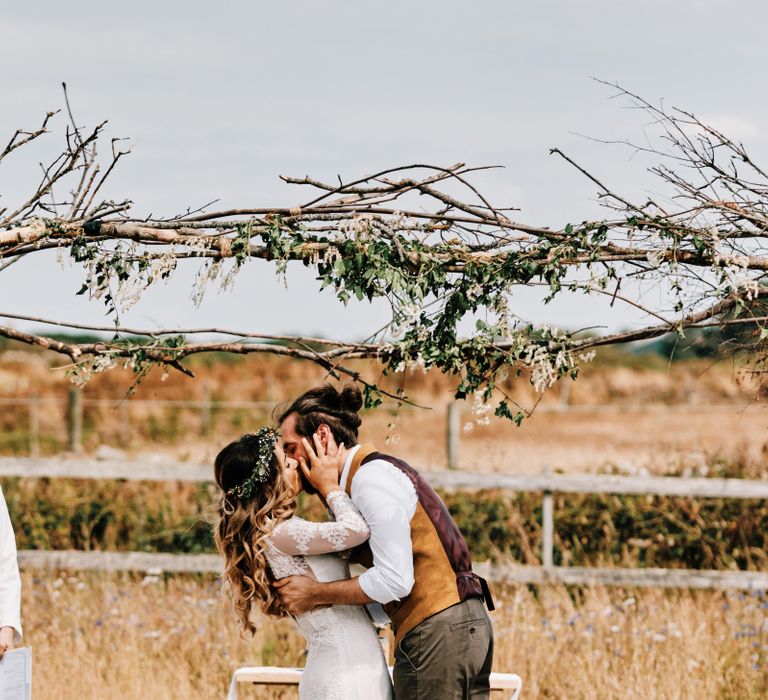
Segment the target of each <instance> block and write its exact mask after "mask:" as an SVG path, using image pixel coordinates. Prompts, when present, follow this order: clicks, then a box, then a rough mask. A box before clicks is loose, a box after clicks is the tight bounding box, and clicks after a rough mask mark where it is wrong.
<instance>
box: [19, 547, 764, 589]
mask: <svg viewBox="0 0 768 700" xmlns="http://www.w3.org/2000/svg"><path fill="white" fill-rule="evenodd" d="M19 566H21V568H22V569H48V570H75V571H110V572H115V571H134V572H143V573H149V574H160V573H162V572H169V573H193V574H215V575H217V576H218V575H221V573H222V571H223V568H222V563H221V558H220V557H219V555H218V554H166V553H155V552H97V551H91V552H83V551H75V550H62V551H54V552H52V551H42V550H29V549H28V550H21V551H19ZM473 568H474V570H475V571H476V572H477V573H478V574H480V575H481V576H483V577H484V578H486V579H487V580H488V581H490V582H491V583H497V584H498V583H517V584H521V583H522V584H539V585H542V584H551V583H562V584H565V585H603V586H624V587H628V588H634V587H637V588H693V589H699V590H728V589H735V590H767V589H768V572H759V571H704V570H692V569H619V568H592V567H578V566H524V565H518V564H495V563H494V564H492V563H490V562H476V563H475V564H474V566H473Z"/></svg>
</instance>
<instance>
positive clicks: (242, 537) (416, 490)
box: [214, 385, 493, 700]
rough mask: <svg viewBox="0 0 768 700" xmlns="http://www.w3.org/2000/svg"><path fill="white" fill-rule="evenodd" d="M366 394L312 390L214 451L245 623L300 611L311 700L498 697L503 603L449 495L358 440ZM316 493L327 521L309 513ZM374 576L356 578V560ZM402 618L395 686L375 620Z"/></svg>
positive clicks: (223, 546)
mask: <svg viewBox="0 0 768 700" xmlns="http://www.w3.org/2000/svg"><path fill="white" fill-rule="evenodd" d="M361 406H362V399H361V395H360V392H359V390H358V389H357V388H356V387H354V386H346V387H344V388H343V390H342V391H341V392H339V391H337V390H336V388H334V387H333V386H331V385H323V386H320V387H316V388H314V389H310V390H309V391H307V392H305V393H304V394H302V395H301V396H299V397H298V398H297V399H296V400H295V401H294V402H293V403H291V404H290V406H288V407H287V408H285V410H283V411H282V412H281V415H280V417H279V430H275V429H273V428H271V427H264V428H262V429H260V430H259V431H258V432H256V433H251V434H248V435H244V436H243V437H241V438H240V439H239V440H237V441H235V442H232V443H230V444H229V445H227V446H226V447H225V448H224V449H223V450H222V451H221V452H220V453H219V454H218V456H217V457H216V460H215V467H214V471H215V479H216V483H217V484H218V486H219V487H220V489H221V496H220V499H219V503H218V521H217V523H216V527H215V539H216V545H217V548H218V550H219V552H220V553H221V554H222V555H223V557H224V560H225V573H224V581H225V586H226V587H227V589H228V592H229V595H230V598H231V600H232V603H233V607H234V609H235V612H236V613H237V616H238V618H239V622H240V626H241V628H242V629H243V631H249V632H251V633H253V632H254V631H255V625H254V622H253V620H252V613H253V611H254V608H255V606H258V607H259V608H260V609H261V610H262V611H263V612H264V613H266V614H267V615H273V616H286V615H290V616H292V617H293V618H294V619H295V622H296V624H297V626H298V628H299V630H300V631H301V633H302V634H303V635H304V636H305V637H306V639H307V643H308V652H307V659H306V665H305V669H304V673H303V675H302V680H301V683H300V686H299V697H300V699H301V700H320V699H321V698H322V699H328V700H330V699H336V700H358V699H359V700H363V699H364V700H379V699H382V700H383V699H387V698H393V697H394V698H396V700H406V699H407V700H412V699H427V698H428V699H430V700H431V699H432V698H435V699H437V698H440V699H441V700H451V699H453V698H457V699H458V698H488V696H489V693H490V690H489V677H490V672H491V663H492V658H493V631H492V628H491V622H490V619H489V617H488V614H487V612H486V608H485V606H486V605H487V606H488V608H489V609H491V610H492V609H493V603H492V601H491V596H490V592H489V590H488V586H487V584H486V582H485V581H484V580H483V579H482V578H480V577H479V576H477V575H476V574H475V573H473V572H472V564H471V560H470V554H469V550H468V547H467V544H466V542H465V540H464V538H463V537H462V535H461V532H460V531H459V529H458V527H457V526H456V524H455V523H454V522H453V520H452V518H451V516H450V514H449V512H448V510H447V508H446V507H445V504H444V503H443V502H442V500H441V499H440V497H439V496H438V495H437V494H436V493H435V492H434V491H433V490H432V488H431V487H430V486H429V485H428V484H427V482H426V481H425V480H424V479H423V478H422V477H421V476H420V475H419V473H418V472H417V471H416V470H415V469H413V468H412V467H411V466H409V465H408V464H406V463H405V462H404V461H402V460H401V459H399V458H396V457H393V456H390V455H386V454H382V453H380V452H377V451H376V450H375V449H374V448H373V447H371V446H369V445H360V444H358V438H357V436H358V428H359V427H360V424H361V420H360V417H359V415H358V412H359V410H360V408H361ZM302 490H304V491H306V492H308V493H311V494H317V496H318V497H319V498H321V499H322V501H323V502H324V503H325V505H326V506H327V508H328V509H329V511H330V515H331V516H332V519H331V520H330V521H328V522H311V521H308V520H304V519H302V518H300V517H298V516H297V515H296V514H295V511H296V497H297V495H298V494H299V493H300V492H301V491H302ZM350 559H351V560H352V561H354V562H356V563H359V564H362V565H363V566H364V567H365V572H364V573H362V574H361V575H360V576H357V577H354V578H351V577H350V573H349V560H350ZM374 621H376V622H383V621H387V622H390V621H391V624H392V628H393V631H394V635H395V645H396V651H395V665H394V673H393V679H394V687H393V684H392V681H391V680H390V676H389V672H388V670H387V665H386V660H385V659H384V654H383V651H382V648H381V644H380V642H379V639H378V635H377V633H376V629H375V627H374V624H373V623H374Z"/></svg>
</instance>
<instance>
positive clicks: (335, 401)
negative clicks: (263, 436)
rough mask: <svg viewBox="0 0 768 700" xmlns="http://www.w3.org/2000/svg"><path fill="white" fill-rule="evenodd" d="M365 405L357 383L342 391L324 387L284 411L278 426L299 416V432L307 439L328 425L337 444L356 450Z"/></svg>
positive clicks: (329, 386)
mask: <svg viewBox="0 0 768 700" xmlns="http://www.w3.org/2000/svg"><path fill="white" fill-rule="evenodd" d="M362 406H363V396H362V394H361V393H360V389H358V388H357V387H356V386H355V385H354V384H347V385H346V386H345V387H344V388H343V389H342V390H341V391H338V390H337V389H336V387H334V386H332V385H331V384H323V385H322V386H317V387H315V388H314V389H310V390H309V391H305V392H304V393H303V394H302V395H301V396H299V397H298V398H297V399H295V400H294V401H293V403H291V405H290V406H288V407H287V408H285V409H284V410H282V412H281V413H280V418H279V420H278V423H283V421H285V419H286V418H288V416H290V415H291V414H295V415H296V432H297V433H298V434H299V435H302V436H304V437H306V438H309V437H310V436H311V435H312V434H313V433H315V431H316V430H317V429H318V428H319V427H320V425H321V424H322V423H325V424H326V425H327V426H328V427H329V428H330V429H331V432H332V433H333V437H334V439H335V440H336V442H337V443H342V442H343V443H344V444H345V445H346V446H347V447H352V446H353V445H355V444H357V429H358V428H359V427H360V423H361V422H362V421H361V420H360V416H359V415H357V413H358V411H359V410H360V409H361V408H362Z"/></svg>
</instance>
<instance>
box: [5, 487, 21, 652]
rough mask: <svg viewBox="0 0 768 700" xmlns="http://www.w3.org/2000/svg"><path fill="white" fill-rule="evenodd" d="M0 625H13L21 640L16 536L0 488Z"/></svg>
mask: <svg viewBox="0 0 768 700" xmlns="http://www.w3.org/2000/svg"><path fill="white" fill-rule="evenodd" d="M0 627H13V629H14V630H15V631H16V634H15V638H16V642H19V641H21V576H19V562H18V559H17V558H16V537H15V536H14V534H13V525H11V518H10V516H9V515H8V506H7V505H6V503H5V496H3V490H2V489H0Z"/></svg>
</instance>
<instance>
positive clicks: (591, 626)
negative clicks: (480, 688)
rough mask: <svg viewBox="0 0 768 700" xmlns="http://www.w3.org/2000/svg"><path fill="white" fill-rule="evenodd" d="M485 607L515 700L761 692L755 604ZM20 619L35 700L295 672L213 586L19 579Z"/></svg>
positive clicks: (626, 595)
mask: <svg viewBox="0 0 768 700" xmlns="http://www.w3.org/2000/svg"><path fill="white" fill-rule="evenodd" d="M497 597H498V599H499V602H500V606H499V609H498V610H497V611H496V612H494V613H493V621H494V628H495V633H496V657H495V658H496V662H495V668H496V670H499V671H514V672H517V673H519V674H520V675H521V676H522V677H523V679H524V683H525V686H524V695H523V697H524V698H558V699H560V698H563V699H564V698H569V699H571V700H577V699H581V698H583V699H585V700H587V699H590V700H592V699H594V700H613V699H614V698H615V699H616V700H619V699H621V700H627V699H633V698H643V699H645V698H665V699H667V698H668V699H680V700H684V699H687V698H690V699H692V700H693V699H694V698H695V699H696V700H707V699H709V698H712V699H713V700H714V699H715V698H739V699H740V700H749V699H752V698H754V699H755V700H757V699H758V698H764V697H765V696H766V693H768V665H767V664H768V599H766V598H765V597H764V596H762V595H744V594H728V593H690V592H659V591H621V590H617V589H612V590H606V589H599V588H598V589H592V590H583V591H576V590H573V589H571V590H570V591H567V590H565V589H563V588H544V589H540V590H539V591H532V590H529V589H527V588H525V587H517V588H509V589H506V590H504V591H497ZM24 607H25V610H26V620H27V627H26V635H27V641H28V642H29V643H30V644H31V645H32V647H33V653H34V664H33V668H34V676H33V684H34V696H35V698H37V700H91V699H93V700H97V699H98V700H102V699H103V698H121V699H125V700H131V699H134V698H135V699H137V700H139V699H142V700H146V699H148V698H152V700H182V699H187V698H223V697H224V696H225V694H226V690H227V686H228V679H229V675H230V674H231V672H232V670H233V669H234V668H236V667H238V666H239V665H254V664H276V665H286V666H291V665H302V663H303V661H302V652H303V648H304V647H303V641H302V640H301V638H300V637H299V636H298V635H297V633H296V632H295V631H294V629H293V625H292V623H291V622H290V621H287V620H278V621H272V620H265V619H263V620H262V621H261V622H260V624H259V629H258V632H257V635H256V637H255V638H254V639H253V640H248V641H246V640H243V639H241V638H240V637H239V636H238V633H237V631H236V628H235V625H234V619H233V616H232V615H231V614H230V612H229V610H228V609H227V608H226V605H225V603H224V602H223V600H222V598H221V596H220V593H219V589H218V584H217V583H216V581H215V580H214V579H212V578H198V577H194V578H193V577H171V578H168V579H167V580H164V579H163V578H162V577H158V576H153V575H148V576H144V577H142V576H127V575H109V574H102V575H97V574H79V575H72V574H69V575H66V574H62V575H60V576H59V577H57V576H55V575H54V576H47V575H46V576H41V575H40V574H38V573H33V572H27V573H25V575H24ZM242 697H244V698H290V697H296V695H295V691H290V690H281V691H275V692H268V691H265V690H258V689H256V688H244V690H243V694H242ZM499 698H500V696H499Z"/></svg>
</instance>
